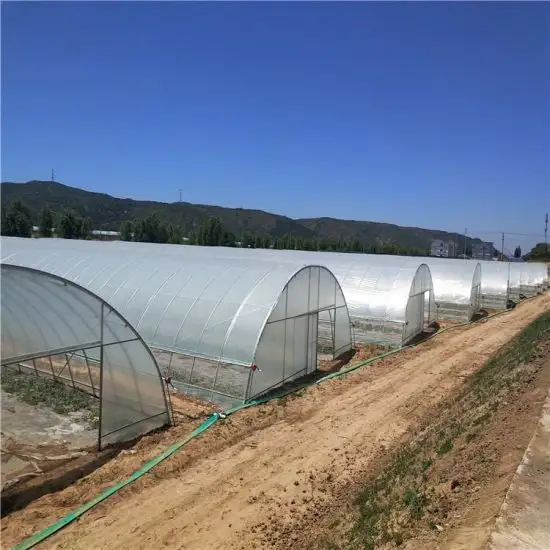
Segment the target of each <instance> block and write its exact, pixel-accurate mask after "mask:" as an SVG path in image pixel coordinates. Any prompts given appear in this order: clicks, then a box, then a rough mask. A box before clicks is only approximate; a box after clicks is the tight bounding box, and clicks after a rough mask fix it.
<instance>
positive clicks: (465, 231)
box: [464, 227, 468, 259]
mask: <svg viewBox="0 0 550 550" xmlns="http://www.w3.org/2000/svg"><path fill="white" fill-rule="evenodd" d="M467 235H468V228H467V227H466V229H464V259H466V238H467V237H466V236H467Z"/></svg>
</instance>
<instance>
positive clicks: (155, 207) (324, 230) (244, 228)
mask: <svg viewBox="0 0 550 550" xmlns="http://www.w3.org/2000/svg"><path fill="white" fill-rule="evenodd" d="M1 187H2V189H1V192H2V203H3V204H4V205H8V204H10V203H12V202H13V201H15V200H20V201H22V202H23V203H24V204H25V205H26V206H27V207H28V208H29V210H30V212H31V216H32V218H33V220H34V221H35V223H38V218H39V214H40V212H41V211H42V209H43V208H44V207H46V208H49V209H51V210H53V211H58V212H59V211H62V210H66V209H71V210H74V212H76V213H77V214H78V215H79V216H82V217H83V218H90V219H91V220H92V222H93V227H94V228H95V229H109V230H115V231H118V230H119V229H120V227H121V225H122V223H123V222H125V221H132V222H134V221H135V220H139V219H145V218H147V217H149V216H151V215H152V214H153V213H156V214H158V216H159V217H160V219H161V220H162V221H163V222H164V223H165V224H167V225H168V224H172V225H174V226H177V227H178V228H180V229H181V231H182V233H183V234H184V235H188V234H190V233H192V232H196V231H198V229H199V227H200V226H201V224H203V223H204V222H205V221H206V220H208V219H209V218H213V217H214V218H217V219H219V220H220V222H221V224H222V225H223V227H224V228H225V229H226V230H227V231H230V232H231V233H233V234H234V235H237V236H241V235H245V234H249V235H259V236H262V237H272V238H276V237H282V236H284V235H289V234H292V235H293V236H294V237H300V238H304V239H320V238H324V239H329V240H332V241H335V240H338V239H346V240H348V241H351V240H358V241H360V242H361V243H362V244H363V245H371V246H372V245H377V244H393V245H396V246H400V247H407V248H412V247H414V248H418V249H423V250H427V249H428V248H429V246H430V242H431V240H432V239H445V240H455V241H457V242H460V243H463V242H464V236H462V235H459V234H457V233H448V232H445V231H436V230H430V229H421V228H416V227H400V226H398V225H392V224H386V223H377V222H368V221H352V220H339V219H334V218H313V219H297V220H294V219H291V218H288V217H286V216H281V215H278V214H272V213H269V212H264V211H262V210H249V209H243V208H224V207H221V206H212V205H201V204H191V203H187V202H181V203H180V202H176V203H162V202H153V201H137V200H133V199H120V198H116V197H112V196H110V195H107V194H105V193H94V192H91V191H85V190H82V189H77V188H75V187H69V186H67V185H63V184H61V183H57V182H45V181H29V182H27V183H11V182H5V183H2V184H1ZM468 241H469V242H468V244H469V245H471V243H472V242H480V241H479V239H472V240H470V239H468Z"/></svg>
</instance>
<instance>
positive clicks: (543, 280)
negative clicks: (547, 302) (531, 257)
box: [531, 262, 548, 292]
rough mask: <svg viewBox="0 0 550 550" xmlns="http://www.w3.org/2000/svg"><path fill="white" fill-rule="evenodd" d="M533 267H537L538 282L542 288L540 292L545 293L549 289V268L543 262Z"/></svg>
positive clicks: (536, 263)
mask: <svg viewBox="0 0 550 550" xmlns="http://www.w3.org/2000/svg"><path fill="white" fill-rule="evenodd" d="M531 265H534V266H536V271H537V281H538V285H539V286H540V292H544V291H545V290H546V289H547V288H548V267H547V266H546V264H545V263H542V262H534V263H533V264H531Z"/></svg>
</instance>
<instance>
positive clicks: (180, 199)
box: [180, 189, 181, 202]
mask: <svg viewBox="0 0 550 550" xmlns="http://www.w3.org/2000/svg"><path fill="white" fill-rule="evenodd" d="M180 202H181V189H180Z"/></svg>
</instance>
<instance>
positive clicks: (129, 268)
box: [2, 237, 352, 405]
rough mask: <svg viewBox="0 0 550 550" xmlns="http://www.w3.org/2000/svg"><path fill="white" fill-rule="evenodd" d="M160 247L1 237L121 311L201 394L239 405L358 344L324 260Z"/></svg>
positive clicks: (21, 257) (16, 255) (168, 367)
mask: <svg viewBox="0 0 550 550" xmlns="http://www.w3.org/2000/svg"><path fill="white" fill-rule="evenodd" d="M162 248H163V247H157V245H154V244H149V243H132V245H131V246H124V245H121V246H117V245H116V244H115V243H101V244H99V243H87V242H86V241H73V242H67V241H64V242H63V241H61V240H55V239H48V240H46V239H37V240H30V239H14V238H6V237H4V238H3V239H2V255H3V261H4V262H6V263H11V264H15V265H27V266H30V267H36V268H40V269H42V270H44V271H46V272H50V273H55V274H58V275H60V276H62V277H65V278H67V279H69V280H72V281H74V282H76V283H78V284H80V285H81V286H83V287H84V288H87V289H88V290H90V291H91V292H93V293H95V294H97V295H99V296H101V297H102V298H103V299H104V300H105V302H107V303H108V304H110V305H111V306H112V307H114V308H117V309H118V310H119V311H121V312H122V313H123V314H124V315H125V317H126V318H127V319H129V320H130V321H131V322H132V323H133V325H134V327H135V329H136V331H137V332H138V333H139V334H140V336H141V337H142V338H143V340H144V341H145V342H146V343H147V344H148V346H149V348H150V349H151V351H152V352H153V354H154V356H155V358H156V360H157V362H158V364H159V366H160V369H161V371H162V373H163V374H165V375H169V376H171V377H172V381H173V383H174V385H175V386H176V387H177V388H179V389H181V390H182V391H184V392H185V393H186V394H190V395H192V396H195V397H198V398H201V399H205V400H209V401H212V402H215V403H220V404H224V405H225V404H235V403H242V402H245V401H248V400H250V399H253V398H255V397H258V396H260V395H262V394H265V393H266V392H269V391H270V390H272V389H274V388H276V387H278V386H281V385H282V384H284V383H286V382H290V381H293V380H295V379H297V378H299V377H301V376H305V375H308V374H311V373H313V372H314V371H315V370H316V368H317V361H318V356H319V354H322V357H323V358H329V357H330V358H335V357H341V356H343V355H344V354H346V353H347V352H349V351H350V350H351V349H352V342H351V330H350V318H349V313H348V309H347V305H346V300H345V298H344V294H343V292H342V289H341V288H340V285H339V283H338V281H337V280H336V278H335V277H334V275H333V274H332V273H331V271H330V270H329V269H327V268H326V267H324V266H320V265H303V264H302V265H294V264H285V263H282V264H281V263H275V262H273V261H265V260H261V259H256V258H254V259H250V260H237V259H227V258H220V257H217V256H216V255H217V251H216V250H215V249H210V254H211V256H209V257H208V256H205V255H204V254H202V255H199V256H197V255H179V254H166V253H163V252H162ZM176 248H179V247H176V246H175V247H174V249H176ZM181 248H182V249H183V248H184V247H183V246H182V247H181Z"/></svg>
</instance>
